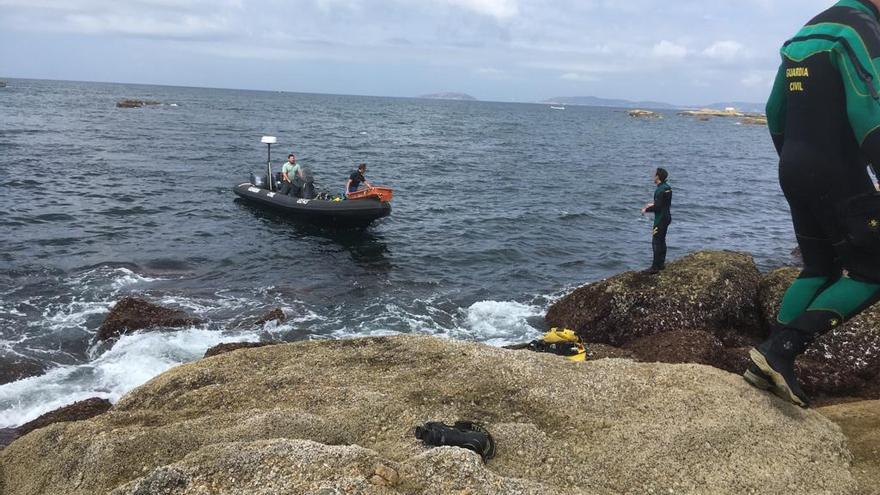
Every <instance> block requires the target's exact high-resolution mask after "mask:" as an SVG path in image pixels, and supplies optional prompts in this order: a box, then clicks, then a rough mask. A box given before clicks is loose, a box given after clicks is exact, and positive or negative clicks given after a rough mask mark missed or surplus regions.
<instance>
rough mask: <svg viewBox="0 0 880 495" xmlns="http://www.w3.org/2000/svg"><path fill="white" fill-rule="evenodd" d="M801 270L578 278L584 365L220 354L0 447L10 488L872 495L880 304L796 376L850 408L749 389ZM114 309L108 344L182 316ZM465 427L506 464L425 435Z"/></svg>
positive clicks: (237, 349)
mask: <svg viewBox="0 0 880 495" xmlns="http://www.w3.org/2000/svg"><path fill="white" fill-rule="evenodd" d="M796 274H797V269H796V268H782V269H779V270H776V271H773V272H770V273H766V274H762V273H760V272H759V271H758V270H757V268H756V267H755V265H754V262H753V261H752V259H751V257H750V256H748V255H746V254H742V253H732V252H698V253H693V254H691V255H688V256H686V257H684V258H682V259H680V260H677V261H675V262H672V263H670V264H669V265H668V267H667V270H665V271H664V272H662V273H661V274H659V275H657V276H651V275H646V274H642V273H636V272H627V273H623V274H620V275H617V276H615V277H611V278H609V279H607V280H602V281H598V282H595V283H592V284H588V285H585V286H583V287H581V288H578V289H576V290H575V291H573V292H572V293H571V294H569V295H568V296H566V297H564V298H562V299H560V300H559V301H557V302H556V303H555V304H554V305H553V306H552V307H551V308H550V309H549V310H548V313H547V316H546V320H547V324H548V326H560V327H568V328H572V329H574V330H576V331H577V332H578V334H579V335H580V336H581V338H582V339H583V340H584V341H585V342H587V348H588V352H589V355H590V358H589V359H588V360H587V361H586V362H583V363H573V362H569V361H566V360H565V359H562V358H560V357H559V356H554V355H548V354H536V353H531V352H528V351H512V350H506V349H499V348H495V347H491V346H486V345H482V344H476V343H466V342H456V341H450V340H446V339H439V338H432V337H418V336H410V335H401V336H396V337H380V338H364V339H353V340H342V341H320V342H318V341H315V342H297V343H292V344H281V343H276V342H264V343H238V344H223V345H221V346H217V348H215V349H212V350H209V351H208V352H207V353H206V358H205V359H203V360H201V361H197V362H194V363H190V364H186V365H182V366H179V367H177V368H174V369H172V370H169V371H167V372H165V373H163V374H161V375H159V376H157V377H156V378H154V379H153V380H151V381H149V382H148V383H146V384H144V385H143V386H141V387H138V388H137V389H135V390H133V391H131V392H130V393H129V394H127V395H126V396H124V397H123V398H122V399H121V400H120V401H119V402H118V403H117V404H115V405H113V407H109V404H104V403H100V402H96V401H94V400H91V402H89V401H85V402H86V403H85V404H81V403H78V404H76V405H73V406H68V408H64V409H63V410H61V411H56V412H53V413H49V414H47V415H44V416H41V418H38V420H35V421H34V422H31V423H29V424H28V425H31V426H32V427H27V428H25V426H28V425H24V426H23V427H20V428H19V429H17V430H16V431H11V432H10V431H7V432H0V439H2V438H7V440H10V439H12V440H14V441H12V443H11V444H10V445H9V446H8V447H6V448H5V449H4V450H2V451H0V493H5V494H10V495H17V494H36V493H58V494H65V493H70V494H86V493H88V494H92V493H114V494H119V495H121V494H147V493H168V494H190V493H192V494H195V493H208V492H210V493H267V494H268V493H327V494H330V493H364V494H396V493H400V494H403V493H407V494H410V493H432V494H433V493H436V494H441V493H464V492H466V493H473V494H477V493H486V494H489V493H536V494H537V493H579V494H600V493H601V494H604V493H652V492H653V493H719V494H724V493H731V494H733V493H788V492H802V493H829V494H837V493H839V494H854V493H855V494H865V495H867V494H878V493H880V488H878V487H880V483H878V482H880V452H878V450H877V447H876V446H877V445H878V441H880V438H878V435H880V400H876V399H878V398H880V387H878V385H877V382H878V376H877V375H878V374H880V308H871V309H869V310H868V311H866V312H865V313H863V314H862V315H860V316H859V317H857V318H855V319H854V320H853V321H852V322H850V323H848V324H847V325H846V326H844V327H843V328H840V329H837V330H835V331H834V332H832V333H830V334H828V335H826V336H824V337H823V338H822V339H821V340H820V341H818V342H817V345H816V346H815V348H814V349H813V350H811V351H810V352H809V353H808V354H807V355H806V356H805V357H804V359H802V360H801V362H800V363H799V370H798V371H799V373H800V376H801V379H802V380H803V381H804V384H805V388H807V389H808V392H809V393H811V394H813V395H814V396H816V397H818V398H819V399H820V401H822V402H823V403H825V404H835V403H836V404H837V405H832V406H828V407H821V408H817V409H810V410H802V409H799V408H797V407H795V406H792V405H790V404H788V403H785V402H783V401H781V400H779V399H777V398H776V397H775V396H772V395H770V394H767V393H765V392H760V391H758V390H755V389H753V388H751V387H750V386H748V385H747V384H745V382H744V381H743V380H742V379H741V378H740V377H739V376H738V373H739V372H741V371H742V369H743V368H744V363H745V362H746V361H745V359H746V357H745V352H746V351H747V349H748V348H749V347H750V346H751V345H754V344H755V343H756V342H758V341H760V339H761V338H763V336H764V335H766V332H767V331H768V328H769V325H770V322H771V321H772V318H774V317H775V312H776V310H777V309H778V301H779V299H780V297H781V294H782V292H783V291H784V290H785V288H786V287H787V285H788V283H789V282H790V281H791V279H793V277H794V276H796ZM144 302H145V301H144ZM117 306H119V310H118V311H117V310H116V308H114V311H116V313H111V315H110V316H108V318H107V321H108V322H110V323H112V325H111V326H112V327H113V331H112V332H108V336H109V338H110V339H111V342H110V344H112V339H113V335H114V334H115V335H119V332H122V333H124V332H127V331H132V330H134V328H133V327H135V326H137V327H138V328H150V327H151V326H153V325H159V326H161V325H166V324H170V323H174V322H185V321H188V316H187V315H185V314H181V313H179V312H178V313H175V312H174V310H167V311H171V313H169V312H167V311H161V310H160V309H157V308H156V307H153V306H151V305H149V303H147V305H141V304H140V303H139V302H131V301H127V302H126V303H125V304H118V305H117ZM138 307H140V308H141V309H143V310H144V312H146V313H149V314H151V315H154V316H156V318H158V320H156V321H157V322H161V323H156V322H153V323H151V322H150V321H149V319H146V320H145V319H144V318H143V313H138V312H137V311H136V309H137V308H138ZM161 309H163V310H164V309H167V308H161ZM123 310H124V311H123ZM123 313H124V315H125V318H122V315H123ZM280 318H284V314H283V313H282V312H276V311H273V312H271V313H269V314H267V315H266V317H264V319H280ZM122 322H128V323H122ZM105 323H106V322H105ZM108 328H109V327H108ZM207 356H213V357H207ZM105 402H106V401H105ZM75 406H76V407H75ZM108 409H109V410H108ZM105 411H106V412H105ZM458 419H467V420H474V421H478V422H481V423H483V424H484V425H485V426H486V427H487V428H488V429H489V430H490V431H491V433H492V434H493V435H494V436H495V438H496V442H497V446H498V454H497V456H496V458H495V459H492V460H491V461H489V462H488V463H485V464H484V463H483V462H482V461H481V460H480V457H479V456H477V455H476V454H474V453H472V452H470V451H466V450H462V449H457V448H452V447H440V448H434V449H427V448H426V447H424V446H423V445H422V444H421V443H420V442H419V441H417V440H416V439H415V438H414V436H413V434H412V429H413V427H415V426H416V425H418V424H421V423H422V422H425V421H446V422H450V423H451V422H453V421H455V420H458ZM25 429H26V430H27V431H24V430H25ZM4 435H5V436H4ZM16 437H17V438H16Z"/></svg>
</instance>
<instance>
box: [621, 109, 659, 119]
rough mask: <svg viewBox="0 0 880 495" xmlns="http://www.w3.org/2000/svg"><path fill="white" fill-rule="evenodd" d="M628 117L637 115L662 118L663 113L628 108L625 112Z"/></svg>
mask: <svg viewBox="0 0 880 495" xmlns="http://www.w3.org/2000/svg"><path fill="white" fill-rule="evenodd" d="M627 114H629V116H630V117H639V118H648V119H662V118H663V115H660V114H659V113H657V112H652V111H650V110H630V111H628V112H627Z"/></svg>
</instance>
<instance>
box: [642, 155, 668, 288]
mask: <svg viewBox="0 0 880 495" xmlns="http://www.w3.org/2000/svg"><path fill="white" fill-rule="evenodd" d="M668 177H669V172H667V171H666V169H663V168H658V169H657V171H656V172H654V184H656V185H657V188H656V189H654V202H653V203H648V204H646V205H645V207H644V208H642V214H643V215H644V214H645V213H648V212H653V213H654V226H653V230H652V231H651V232H652V233H651V248H652V249H653V251H654V261H653V262H652V263H651V268H648V269H647V270H645V271H646V272H647V273H651V274H654V273H658V272H659V271H660V270H662V269H664V268H665V267H666V231H667V230H669V224H670V223H672V213H671V211H670V209H671V208H672V188H671V187H669V184H667V183H666V179H667V178H668Z"/></svg>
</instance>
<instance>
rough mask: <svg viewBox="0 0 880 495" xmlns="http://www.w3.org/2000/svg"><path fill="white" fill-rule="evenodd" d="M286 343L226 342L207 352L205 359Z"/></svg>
mask: <svg viewBox="0 0 880 495" xmlns="http://www.w3.org/2000/svg"><path fill="white" fill-rule="evenodd" d="M283 343H284V342H276V341H270V342H224V343H222V344H217V345H215V346H214V347H211V348H210V349H208V350H207V351H205V355H204V356H203V357H211V356H219V355H220V354H226V353H227V352H232V351H235V350H238V349H253V348H255V347H264V346H267V345H278V344H283Z"/></svg>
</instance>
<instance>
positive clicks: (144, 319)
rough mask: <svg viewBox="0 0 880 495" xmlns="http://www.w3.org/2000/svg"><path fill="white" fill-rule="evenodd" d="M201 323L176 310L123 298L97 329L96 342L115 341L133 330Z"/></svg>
mask: <svg viewBox="0 0 880 495" xmlns="http://www.w3.org/2000/svg"><path fill="white" fill-rule="evenodd" d="M201 322H202V321H201V320H200V319H198V318H195V317H192V316H189V315H187V314H186V313H184V312H183V311H180V310H177V309H169V308H165V307H162V306H159V305H157V304H153V303H151V302H147V301H145V300H143V299H139V298H136V297H123V298H122V299H120V300H119V301H118V302H117V303H116V305H115V306H113V309H112V310H110V314H108V315H107V318H106V319H105V320H104V322H103V323H101V327H100V328H99V329H98V335H97V338H98V340H108V339H115V338H117V337H119V336H120V335H124V334H126V333H129V332H133V331H135V330H141V329H144V328H157V327H184V326H189V325H198V324H200V323H201Z"/></svg>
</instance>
